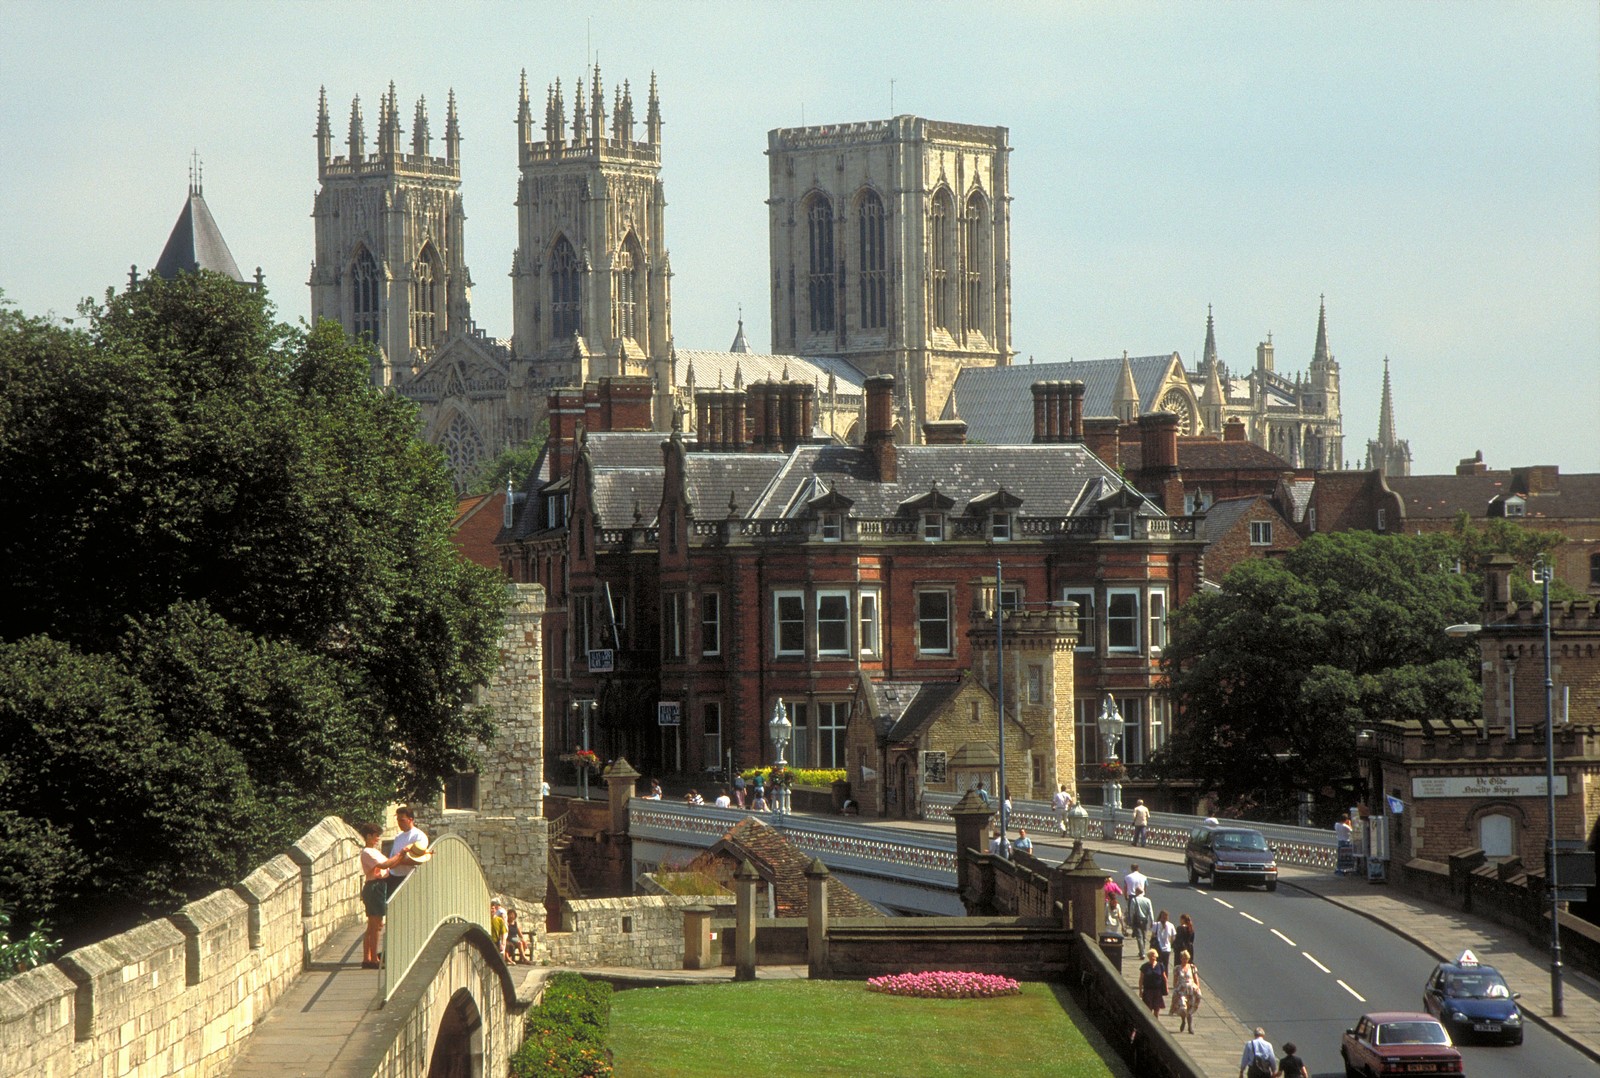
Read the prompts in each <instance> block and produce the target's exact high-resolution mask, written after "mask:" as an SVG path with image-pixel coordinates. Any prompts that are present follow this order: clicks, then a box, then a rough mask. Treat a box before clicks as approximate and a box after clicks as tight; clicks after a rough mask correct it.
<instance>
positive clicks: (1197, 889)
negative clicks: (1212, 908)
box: [1194, 887, 1211, 898]
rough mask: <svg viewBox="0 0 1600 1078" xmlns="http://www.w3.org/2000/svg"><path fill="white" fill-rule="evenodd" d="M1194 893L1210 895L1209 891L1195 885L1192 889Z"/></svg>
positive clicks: (1208, 896)
mask: <svg viewBox="0 0 1600 1078" xmlns="http://www.w3.org/2000/svg"><path fill="white" fill-rule="evenodd" d="M1194 893H1195V894H1197V895H1205V896H1206V897H1207V898H1210V897H1211V892H1210V891H1202V890H1200V888H1198V887H1196V888H1195V889H1194Z"/></svg>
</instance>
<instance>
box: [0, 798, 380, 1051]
mask: <svg viewBox="0 0 1600 1078" xmlns="http://www.w3.org/2000/svg"><path fill="white" fill-rule="evenodd" d="M360 848H361V843H360V839H359V838H358V837H357V836H356V833H355V832H354V831H353V830H351V829H350V827H349V826H348V825H346V824H345V823H344V822H342V821H340V820H338V819H336V818H334V817H328V818H327V819H324V820H323V821H322V822H321V823H319V824H317V826H316V827H313V828H312V829H311V830H310V831H308V832H306V834H305V835H304V836H302V837H301V838H300V840H299V841H298V842H296V843H295V844H294V845H293V846H291V847H290V848H289V850H288V851H287V852H286V853H284V854H280V855H279V856H277V857H274V858H273V859H272V860H270V861H268V862H267V863H266V864H264V865H262V866H261V867H260V868H258V869H256V870H255V871H254V872H252V873H251V874H250V875H249V876H247V877H245V879H244V880H242V881H241V882H240V883H238V884H236V885H235V886H234V887H232V888H230V889H227V890H222V891H216V892H214V893H212V894H209V895H207V896H205V897H204V898H201V899H197V900H196V901H194V902H191V903H189V904H188V905H186V906H184V907H183V908H182V909H180V910H178V911H177V912H176V913H174V914H173V915H172V916H170V917H167V918H163V919H161V920H157V921H151V922H149V923H147V924H143V925H140V926H139V927H138V928H134V929H130V930H129V931H127V932H124V933H122V934H120V935H117V936H112V937H111V938H110V939H106V940H101V941H100V942H99V943H93V944H90V945H89V946H87V947H80V948H78V949H77V950H75V951H72V952H70V953H69V954H66V955H63V956H62V957H61V958H59V959H58V960H56V961H55V962H54V963H52V964H50V965H48V966H41V967H39V968H38V969H33V970H29V971H28V972H26V973H23V974H19V975H18V976H16V977H13V978H12V979H11V980H9V981H5V982H0V1074H7V1075H11V1074H15V1075H24V1074H26V1075H40V1076H47V1078H78V1076H83V1078H88V1076H90V1075H94V1076H96V1078H98V1076H100V1075H106V1074H135V1073H136V1074H139V1075H141V1076H149V1078H163V1076H166V1075H180V1074H181V1075H212V1074H226V1073H227V1071H228V1068H229V1066H230V1064H231V1062H232V1060H233V1058H234V1056H235V1055H236V1054H237V1053H238V1051H239V1049H240V1047H241V1045H242V1043H243V1041H244V1039H245V1038H246V1037H247V1036H249V1034H250V1031H251V1030H252V1029H253V1028H254V1026H255V1025H256V1023H257V1022H258V1021H260V1019H261V1018H262V1017H263V1016H264V1015H265V1014H266V1012H267V1011H268V1010H269V1009H270V1008H271V1007H272V1005H273V1003H275V1002H276V1001H277V999H278V997H279V996H281V995H282V994H283V992H284V990H285V989H286V988H287V987H288V985H289V983H290V982H291V981H292V980H293V979H294V978H295V977H296V976H298V975H299V974H300V972H301V971H302V970H303V969H304V966H305V959H306V956H308V955H309V954H310V953H311V951H313V950H314V949H315V948H316V947H317V946H319V945H320V944H321V943H322V942H323V941H324V940H326V939H327V938H328V937H329V936H330V935H331V934H332V933H333V932H334V931H335V930H336V929H338V928H339V927H341V926H343V925H345V924H348V923H349V922H350V921H352V920H355V919H357V918H358V917H360V915H361V905H360V902H359V901H358V897H359V891H360V880H361V876H360V873H359V872H358V871H356V868H355V859H356V854H357V851H359V849H360Z"/></svg>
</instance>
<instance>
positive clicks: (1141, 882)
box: [1122, 861, 1150, 895]
mask: <svg viewBox="0 0 1600 1078" xmlns="http://www.w3.org/2000/svg"><path fill="white" fill-rule="evenodd" d="M1149 886H1150V877H1149V876H1146V875H1145V874H1144V873H1143V872H1140V871H1139V862H1137V861H1133V862H1131V863H1129V865H1128V874H1127V875H1126V876H1124V877H1122V889H1123V890H1124V891H1126V892H1128V894H1130V895H1131V894H1133V893H1134V892H1135V891H1144V890H1148V889H1149Z"/></svg>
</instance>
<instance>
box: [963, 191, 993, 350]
mask: <svg viewBox="0 0 1600 1078" xmlns="http://www.w3.org/2000/svg"><path fill="white" fill-rule="evenodd" d="M985 209H986V204H985V201H984V197H983V195H982V194H980V193H979V192H977V191H974V192H973V193H972V195H971V196H970V197H969V198H968V199H967V213H966V217H965V218H964V219H963V221H962V226H963V227H964V228H965V230H966V243H965V245H964V246H965V251H964V252H963V254H964V256H965V259H966V284H967V296H966V300H967V302H966V305H965V306H964V307H963V308H962V312H961V317H962V325H964V326H965V327H966V328H967V329H968V330H982V329H983V306H984V305H983V267H984V265H985V264H986V257H985V256H986V254H987V252H986V251H985V249H984V247H985V245H984V239H985V237H986V230H985V229H984V222H985V219H986V217H987V214H986V213H985Z"/></svg>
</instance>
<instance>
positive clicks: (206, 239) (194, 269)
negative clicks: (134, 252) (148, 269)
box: [152, 183, 244, 284]
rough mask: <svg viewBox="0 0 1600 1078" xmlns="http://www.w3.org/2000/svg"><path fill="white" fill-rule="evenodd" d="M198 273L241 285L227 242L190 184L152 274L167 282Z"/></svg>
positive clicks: (200, 196) (240, 277)
mask: <svg viewBox="0 0 1600 1078" xmlns="http://www.w3.org/2000/svg"><path fill="white" fill-rule="evenodd" d="M200 270H211V271H212V272H213V273H222V274H226V275H227V276H229V277H231V278H233V279H234V280H235V281H238V282H240V283H241V284H242V283H244V277H243V276H241V275H240V273H239V266H238V263H236V262H234V260H233V254H232V252H230V251H229V250H228V244H227V241H226V240H224V239H223V238H222V230H221V229H219V228H218V227H217V220H216V218H214V217H212V216H211V210H210V209H209V208H208V207H207V206H206V200H205V197H204V196H203V195H201V193H200V185H199V184H198V183H191V184H190V185H189V200H188V201H187V202H185V203H184V204H183V212H182V213H180V214H178V223H177V224H175V225H173V226H172V235H170V236H168V237H167V245H166V246H165V247H163V248H162V249H161V257H160V258H158V259H156V266H155V269H154V270H153V271H152V272H153V273H155V275H156V276H158V277H164V278H166V279H167V280H169V281H170V280H172V279H173V278H174V277H176V276H177V275H178V274H179V273H198V272H199V271H200Z"/></svg>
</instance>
